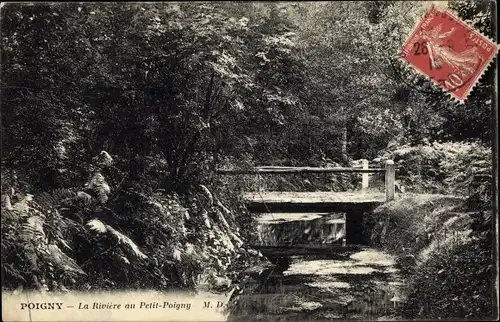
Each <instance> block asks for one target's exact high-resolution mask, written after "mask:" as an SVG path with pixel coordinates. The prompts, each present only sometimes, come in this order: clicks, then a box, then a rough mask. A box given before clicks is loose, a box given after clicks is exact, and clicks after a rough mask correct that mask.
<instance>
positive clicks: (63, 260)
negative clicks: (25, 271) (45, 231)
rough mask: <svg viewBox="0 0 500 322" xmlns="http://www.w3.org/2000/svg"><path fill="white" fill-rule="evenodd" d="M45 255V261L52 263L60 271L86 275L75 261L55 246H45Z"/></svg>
mask: <svg viewBox="0 0 500 322" xmlns="http://www.w3.org/2000/svg"><path fill="white" fill-rule="evenodd" d="M47 250H48V251H47V253H45V254H44V255H45V256H44V257H45V259H46V260H47V261H48V262H50V263H52V264H53V265H54V266H55V267H57V268H59V269H60V270H62V271H65V272H67V273H68V272H69V273H78V274H82V275H87V274H86V273H85V272H84V271H83V270H82V268H81V267H80V266H78V264H77V263H76V261H75V260H74V259H72V258H70V257H69V256H68V255H66V254H64V253H63V252H62V251H61V249H59V247H57V245H55V244H49V245H47Z"/></svg>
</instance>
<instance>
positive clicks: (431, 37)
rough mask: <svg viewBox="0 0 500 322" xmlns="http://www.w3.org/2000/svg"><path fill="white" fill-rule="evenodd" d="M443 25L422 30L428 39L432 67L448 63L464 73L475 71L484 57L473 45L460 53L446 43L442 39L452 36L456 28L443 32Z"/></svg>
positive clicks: (423, 35) (436, 67)
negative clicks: (475, 67) (429, 29)
mask: <svg viewBox="0 0 500 322" xmlns="http://www.w3.org/2000/svg"><path fill="white" fill-rule="evenodd" d="M442 26H443V25H442V24H440V25H438V26H436V27H435V28H433V29H432V30H431V31H430V32H428V33H427V32H426V31H425V30H422V32H421V35H422V38H423V39H424V40H425V41H426V46H427V49H428V51H429V59H430V61H431V66H432V68H435V69H439V68H441V66H442V65H443V63H446V64H448V65H450V66H452V67H453V68H455V69H456V70H459V71H460V72H461V73H462V74H463V75H470V74H472V73H474V66H476V65H477V64H478V63H479V62H480V61H481V59H482V57H481V56H480V55H478V52H477V48H476V47H472V48H470V49H467V50H465V51H462V52H461V53H458V52H456V51H454V50H453V49H452V48H450V47H449V46H446V45H444V41H443V40H442V39H444V38H448V37H449V36H451V34H452V33H453V32H454V31H455V28H451V29H450V31H447V32H445V33H442V34H441V29H442ZM468 65H472V66H468Z"/></svg>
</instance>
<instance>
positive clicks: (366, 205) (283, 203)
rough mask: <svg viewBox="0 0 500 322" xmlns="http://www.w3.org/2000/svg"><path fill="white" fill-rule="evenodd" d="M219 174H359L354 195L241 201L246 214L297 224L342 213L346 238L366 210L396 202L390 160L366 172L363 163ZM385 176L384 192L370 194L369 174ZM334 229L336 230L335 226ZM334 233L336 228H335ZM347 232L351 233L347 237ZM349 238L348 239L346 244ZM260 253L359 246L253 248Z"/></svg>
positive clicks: (282, 195) (253, 195)
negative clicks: (303, 218) (311, 217)
mask: <svg viewBox="0 0 500 322" xmlns="http://www.w3.org/2000/svg"><path fill="white" fill-rule="evenodd" d="M217 173H218V174H223V175H248V174H255V175H280V174H318V173H320V174H329V173H360V174H361V178H362V180H361V190H360V191H356V192H331V191H327V192H324V191H322V192H283V191H269V192H248V193H246V194H245V196H244V199H245V201H246V203H247V208H248V210H249V211H250V212H251V213H253V214H255V215H263V214H267V215H271V216H272V217H282V216H283V215H285V217H289V218H290V217H292V218H293V217H296V218H297V220H300V218H301V216H304V215H317V216H327V215H330V214H332V213H339V212H343V213H345V214H346V217H345V222H344V223H343V224H344V228H345V230H346V235H347V236H346V237H348V236H349V235H351V236H352V235H353V234H356V233H359V231H360V230H361V229H362V227H361V226H360V225H361V223H360V222H361V220H360V216H361V215H362V214H363V213H365V212H366V211H367V210H368V211H369V210H370V209H374V208H375V207H377V206H378V205H380V204H383V203H384V202H389V201H392V200H394V198H395V168H394V162H393V161H392V160H387V161H386V163H385V167H384V168H369V166H368V161H367V160H363V164H362V166H361V167H352V168H342V167H334V168H326V167H325V168H313V167H275V166H269V167H257V168H252V169H218V170H217ZM370 173H384V174H385V185H384V187H385V191H384V192H375V191H369V190H368V188H369V174H370ZM335 227H336V226H335ZM335 229H336V228H335ZM349 232H350V233H349ZM349 239H351V240H352V238H348V240H349ZM252 247H255V248H257V249H260V250H261V251H262V252H263V253H265V252H266V251H269V253H272V254H276V252H282V253H285V254H297V253H301V254H302V253H304V254H313V253H323V254H332V253H336V252H338V250H339V249H346V248H352V247H358V245H344V246H342V245H338V244H337V245H335V244H330V245H294V246H291V247H290V246H288V247H286V246H285V247H282V246H263V245H254V246H252Z"/></svg>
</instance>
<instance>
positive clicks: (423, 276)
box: [365, 194, 493, 319]
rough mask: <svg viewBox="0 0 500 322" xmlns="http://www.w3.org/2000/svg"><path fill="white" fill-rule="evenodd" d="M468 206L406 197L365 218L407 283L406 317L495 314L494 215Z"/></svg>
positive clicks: (431, 197) (443, 198) (437, 198)
mask: <svg viewBox="0 0 500 322" xmlns="http://www.w3.org/2000/svg"><path fill="white" fill-rule="evenodd" d="M469 201H470V200H468V199H466V198H463V197H453V196H445V195H411V194H408V195H406V196H405V197H403V198H400V199H398V200H396V201H393V202H391V203H387V204H385V205H383V206H380V207H378V208H377V209H375V210H374V212H373V216H369V217H366V222H365V227H371V228H370V229H367V231H368V233H370V234H371V236H370V239H371V243H372V245H374V246H376V247H377V248H378V249H381V250H383V251H386V252H387V253H389V254H391V255H393V256H394V258H395V261H396V266H397V267H398V268H399V269H400V271H401V274H402V276H404V278H405V280H406V281H407V289H408V301H407V303H406V304H405V305H403V306H402V307H401V308H399V310H398V311H399V313H400V314H401V315H402V316H403V317H417V318H420V319H437V318H445V317H446V318H451V317H467V318H474V317H477V318H481V317H484V316H488V315H491V314H492V295H491V289H492V284H491V283H492V280H493V279H492V274H493V261H492V257H491V256H492V254H491V242H492V239H491V211H477V210H476V211H472V210H471V208H472V207H470V202H469ZM472 209H477V208H475V207H474V208H472Z"/></svg>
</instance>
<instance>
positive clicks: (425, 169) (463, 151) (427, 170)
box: [374, 142, 492, 195]
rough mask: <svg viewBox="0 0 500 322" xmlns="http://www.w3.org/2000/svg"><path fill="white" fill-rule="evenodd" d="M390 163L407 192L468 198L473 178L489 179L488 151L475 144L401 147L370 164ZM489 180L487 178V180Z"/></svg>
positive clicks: (489, 150)
mask: <svg viewBox="0 0 500 322" xmlns="http://www.w3.org/2000/svg"><path fill="white" fill-rule="evenodd" d="M387 159H393V160H394V162H395V165H396V169H397V170H398V172H397V173H396V176H397V178H398V179H400V180H401V183H402V184H403V186H404V187H405V188H407V190H408V191H412V192H419V193H448V194H458V195H468V194H469V191H468V188H469V186H470V184H471V182H472V181H473V180H474V178H475V177H477V176H481V175H482V176H486V177H488V176H491V169H492V168H491V167H492V164H491V160H492V159H491V148H490V147H486V146H484V145H482V144H479V143H467V142H445V143H438V142H433V143H425V144H422V145H417V146H410V145H404V146H401V147H397V148H394V149H392V150H389V151H384V152H383V153H382V155H381V157H379V158H377V159H375V160H374V162H375V163H379V164H383V162H384V161H385V160H387ZM490 178H491V177H490Z"/></svg>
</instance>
